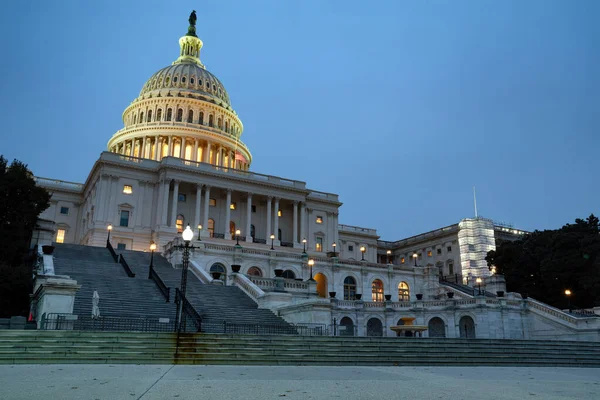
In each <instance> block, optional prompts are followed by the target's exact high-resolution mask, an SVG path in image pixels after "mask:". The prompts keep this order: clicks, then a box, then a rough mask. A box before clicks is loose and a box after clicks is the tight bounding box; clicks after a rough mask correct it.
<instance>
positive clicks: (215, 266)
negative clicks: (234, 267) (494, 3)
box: [210, 263, 227, 280]
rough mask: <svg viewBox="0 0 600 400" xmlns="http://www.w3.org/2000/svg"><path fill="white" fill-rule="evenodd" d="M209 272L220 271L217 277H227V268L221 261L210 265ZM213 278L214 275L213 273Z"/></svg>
mask: <svg viewBox="0 0 600 400" xmlns="http://www.w3.org/2000/svg"><path fill="white" fill-rule="evenodd" d="M210 272H211V274H212V273H214V272H220V274H221V276H220V277H219V279H221V280H225V279H226V278H227V276H226V275H227V269H226V268H225V266H224V265H223V264H221V263H215V264H213V265H212V266H211V267H210ZM213 278H214V275H213Z"/></svg>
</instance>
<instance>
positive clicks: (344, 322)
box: [340, 317, 354, 336]
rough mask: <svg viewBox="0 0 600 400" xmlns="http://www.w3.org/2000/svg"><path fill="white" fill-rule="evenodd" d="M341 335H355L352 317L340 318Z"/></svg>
mask: <svg viewBox="0 0 600 400" xmlns="http://www.w3.org/2000/svg"><path fill="white" fill-rule="evenodd" d="M340 336H354V322H352V318H350V317H344V318H342V319H341V320H340Z"/></svg>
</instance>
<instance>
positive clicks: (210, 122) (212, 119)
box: [208, 115, 215, 128]
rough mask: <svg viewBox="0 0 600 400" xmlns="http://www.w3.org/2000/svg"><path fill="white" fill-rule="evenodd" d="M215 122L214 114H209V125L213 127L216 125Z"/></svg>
mask: <svg viewBox="0 0 600 400" xmlns="http://www.w3.org/2000/svg"><path fill="white" fill-rule="evenodd" d="M214 124H215V122H214V117H213V116H212V115H209V116H208V126H210V127H211V128H212V127H213V126H214Z"/></svg>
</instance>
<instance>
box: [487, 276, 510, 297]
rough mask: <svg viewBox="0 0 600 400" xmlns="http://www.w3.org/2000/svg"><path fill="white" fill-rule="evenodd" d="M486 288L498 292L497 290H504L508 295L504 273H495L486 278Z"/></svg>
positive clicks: (494, 292)
mask: <svg viewBox="0 0 600 400" xmlns="http://www.w3.org/2000/svg"><path fill="white" fill-rule="evenodd" d="M485 290H487V291H488V292H492V293H493V294H496V292H504V294H505V295H506V280H505V279H504V275H498V274H494V275H492V276H488V277H487V278H485Z"/></svg>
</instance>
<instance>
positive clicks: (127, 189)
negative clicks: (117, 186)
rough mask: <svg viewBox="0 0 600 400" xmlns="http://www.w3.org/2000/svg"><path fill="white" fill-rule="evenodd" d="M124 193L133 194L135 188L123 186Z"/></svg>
mask: <svg viewBox="0 0 600 400" xmlns="http://www.w3.org/2000/svg"><path fill="white" fill-rule="evenodd" d="M123 193H125V194H131V193H133V188H132V187H131V185H123Z"/></svg>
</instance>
